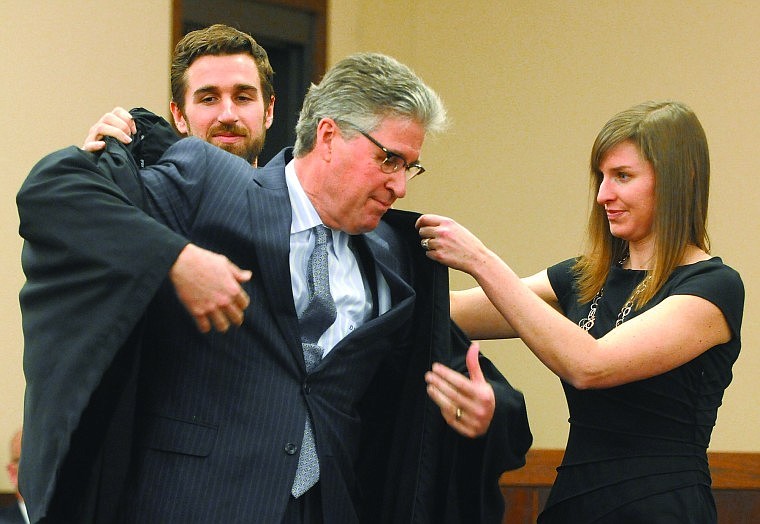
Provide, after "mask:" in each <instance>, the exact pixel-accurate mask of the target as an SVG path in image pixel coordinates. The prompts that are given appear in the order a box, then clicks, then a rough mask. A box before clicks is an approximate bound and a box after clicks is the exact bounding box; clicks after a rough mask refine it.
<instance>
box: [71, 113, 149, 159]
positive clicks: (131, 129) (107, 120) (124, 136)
mask: <svg viewBox="0 0 760 524" xmlns="http://www.w3.org/2000/svg"><path fill="white" fill-rule="evenodd" d="M135 133H137V125H136V124H135V121H134V119H133V118H132V115H130V114H129V111H127V110H126V109H124V108H123V107H115V108H114V109H113V111H111V112H110V113H106V114H105V115H103V116H102V117H100V120H98V121H97V122H96V123H95V124H93V126H92V127H91V128H90V133H89V134H88V135H87V138H85V139H84V145H83V146H82V149H84V150H85V151H89V152H90V153H93V152H95V151H100V150H101V149H103V148H104V147H106V143H105V141H104V140H103V137H106V136H112V137H114V138H115V139H116V140H118V141H119V142H122V143H124V144H129V143H130V142H132V137H131V136H130V135H134V134H135Z"/></svg>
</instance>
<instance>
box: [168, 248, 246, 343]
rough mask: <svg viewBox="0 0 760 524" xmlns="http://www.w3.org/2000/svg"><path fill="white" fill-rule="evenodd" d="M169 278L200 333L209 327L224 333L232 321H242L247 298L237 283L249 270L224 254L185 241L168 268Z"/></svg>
mask: <svg viewBox="0 0 760 524" xmlns="http://www.w3.org/2000/svg"><path fill="white" fill-rule="evenodd" d="M169 278H171V281H172V283H173V284H174V289H175V291H176V292H177V296H178V297H179V299H180V301H181V302H182V304H183V305H184V306H185V307H186V308H187V310H188V311H189V312H190V314H191V315H192V316H193V318H194V319H195V323H196V324H197V325H198V330H199V331H200V332H201V333H208V332H209V331H211V328H212V327H213V328H214V329H215V330H217V331H219V332H222V333H224V332H225V331H227V329H229V327H230V325H231V324H234V325H236V326H239V325H241V324H242V323H243V317H244V311H245V309H246V308H247V307H248V304H249V303H250V298H249V297H248V294H247V293H246V292H245V290H244V289H243V288H242V287H241V285H240V283H241V282H247V281H248V280H250V279H251V272H250V271H247V270H243V269H240V268H239V267H237V266H236V265H235V264H233V263H232V262H230V261H229V260H228V259H227V257H225V256H223V255H219V254H217V253H213V252H211V251H207V250H205V249H203V248H200V247H198V246H196V245H193V244H188V245H187V246H185V248H184V249H183V250H182V252H181V253H180V254H179V256H178V257H177V261H176V262H175V263H174V265H173V266H172V268H171V270H170V271H169Z"/></svg>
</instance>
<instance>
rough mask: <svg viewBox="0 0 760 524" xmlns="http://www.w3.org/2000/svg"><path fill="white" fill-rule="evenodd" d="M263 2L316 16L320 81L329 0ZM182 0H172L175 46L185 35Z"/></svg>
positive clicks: (317, 75) (324, 62)
mask: <svg viewBox="0 0 760 524" xmlns="http://www.w3.org/2000/svg"><path fill="white" fill-rule="evenodd" d="M258 2H259V3H262V4H271V5H276V6H280V7H289V8H292V9H296V10H298V11H305V12H307V13H310V14H311V15H313V16H314V35H313V36H314V51H313V55H312V61H313V69H312V81H313V82H314V83H317V82H319V81H320V80H321V79H322V75H324V74H325V71H326V70H327V0H258ZM182 15H183V9H182V0H172V31H171V33H172V45H171V49H170V55H171V53H173V52H174V46H176V45H177V42H179V41H180V39H181V38H182V36H183V32H182V26H183V24H182Z"/></svg>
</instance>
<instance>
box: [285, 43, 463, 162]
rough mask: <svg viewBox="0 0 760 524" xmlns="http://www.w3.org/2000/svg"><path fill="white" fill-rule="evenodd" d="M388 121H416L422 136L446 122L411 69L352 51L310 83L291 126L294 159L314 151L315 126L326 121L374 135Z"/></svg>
mask: <svg viewBox="0 0 760 524" xmlns="http://www.w3.org/2000/svg"><path fill="white" fill-rule="evenodd" d="M388 117H394V118H406V119H409V120H412V121H414V122H417V123H419V124H420V125H422V127H423V128H424V129H425V133H436V132H440V131H443V130H444V129H445V128H446V126H447V124H448V119H447V116H446V109H445V108H444V106H443V102H441V99H440V97H439V96H438V95H437V94H436V93H435V91H433V90H432V89H431V88H430V87H428V86H427V85H426V84H425V83H424V82H423V81H422V79H420V77H418V76H417V75H416V74H415V73H414V71H412V70H411V69H409V67H407V66H405V65H404V64H402V63H401V62H399V61H398V60H396V59H395V58H391V57H390V56H386V55H383V54H379V53H358V54H355V55H351V56H349V57H347V58H344V59H343V60H341V61H340V62H338V63H337V64H335V66H333V67H332V68H331V69H330V70H329V71H328V72H327V73H326V74H325V76H324V78H323V79H322V81H321V82H320V83H319V84H317V85H315V84H312V85H311V87H310V88H309V91H308V92H307V93H306V97H305V98H304V102H303V107H302V108H301V114H300V116H299V118H298V123H297V124H296V144H295V150H294V152H293V153H294V155H295V156H296V157H301V156H304V155H305V154H307V153H308V152H310V151H311V150H312V149H314V145H315V140H316V136H317V124H318V123H319V121H320V120H321V119H323V118H332V119H333V120H335V121H336V122H337V123H338V126H339V127H341V129H343V125H346V128H345V131H346V133H347V134H348V135H349V136H351V135H353V134H355V132H356V128H358V129H361V130H362V131H365V132H368V133H369V132H371V131H374V130H375V129H376V128H377V127H378V126H379V125H380V122H381V121H382V120H383V119H385V118H388Z"/></svg>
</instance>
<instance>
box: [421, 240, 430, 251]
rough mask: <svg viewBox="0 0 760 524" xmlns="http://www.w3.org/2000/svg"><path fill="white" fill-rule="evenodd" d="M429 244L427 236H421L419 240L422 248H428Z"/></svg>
mask: <svg viewBox="0 0 760 524" xmlns="http://www.w3.org/2000/svg"><path fill="white" fill-rule="evenodd" d="M429 244H430V239H429V238H423V239H422V240H420V245H421V246H422V249H424V250H425V251H428V250H429V249H430V246H429Z"/></svg>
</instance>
